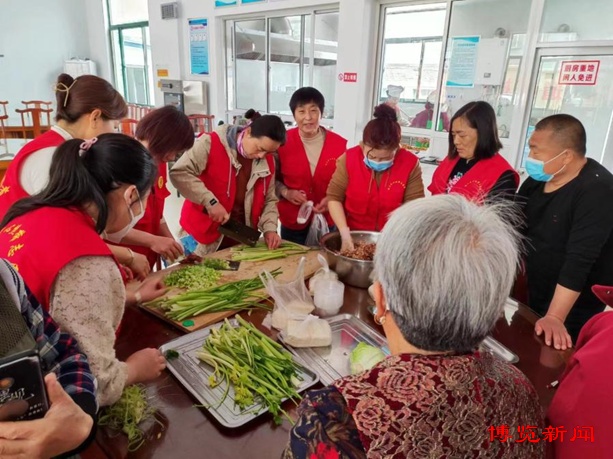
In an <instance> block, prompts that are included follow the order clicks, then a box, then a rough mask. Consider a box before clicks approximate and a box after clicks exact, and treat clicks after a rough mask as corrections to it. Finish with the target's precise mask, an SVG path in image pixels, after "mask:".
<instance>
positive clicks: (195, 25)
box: [189, 19, 209, 75]
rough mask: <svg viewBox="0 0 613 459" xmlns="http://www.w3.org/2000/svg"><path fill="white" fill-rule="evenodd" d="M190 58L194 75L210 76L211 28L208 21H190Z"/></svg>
mask: <svg viewBox="0 0 613 459" xmlns="http://www.w3.org/2000/svg"><path fill="white" fill-rule="evenodd" d="M189 58H190V62H191V74H192V75H208V74H209V27H208V20H207V19H190V20H189Z"/></svg>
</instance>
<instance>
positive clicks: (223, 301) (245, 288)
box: [146, 268, 281, 322]
mask: <svg viewBox="0 0 613 459" xmlns="http://www.w3.org/2000/svg"><path fill="white" fill-rule="evenodd" d="M280 273H281V270H280V269H279V268H277V269H275V270H274V271H272V272H271V274H272V275H273V276H277V275H279V274H280ZM262 288H264V286H263V285H262V281H261V280H260V278H259V276H256V277H253V278H251V279H245V280H240V281H235V282H229V283H227V284H223V285H218V286H216V287H210V288H207V289H203V290H194V291H190V292H187V293H183V294H181V295H177V296H174V297H171V298H160V299H157V300H153V301H151V302H149V303H146V306H153V307H159V308H162V309H163V310H164V314H165V315H166V317H168V318H169V319H172V320H176V321H179V322H180V321H183V320H185V319H187V318H189V317H195V316H198V315H200V314H207V313H211V312H224V311H241V310H244V309H252V308H262V309H270V307H269V306H268V305H265V304H263V303H262V302H261V301H262V300H266V299H268V296H267V295H266V294H264V293H256V290H260V289H262Z"/></svg>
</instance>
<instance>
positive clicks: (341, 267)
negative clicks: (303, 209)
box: [319, 231, 380, 288]
mask: <svg viewBox="0 0 613 459" xmlns="http://www.w3.org/2000/svg"><path fill="white" fill-rule="evenodd" d="M379 234H380V233H377V232H375V231H351V237H352V238H353V245H354V249H353V250H351V251H341V235H340V233H338V232H334V233H328V234H326V235H325V236H323V237H322V238H321V239H320V241H319V245H320V247H321V250H322V252H323V254H324V256H325V257H326V259H327V260H328V264H329V265H330V269H332V270H334V271H336V273H337V274H338V278H339V280H340V281H342V282H344V283H345V284H348V285H351V286H353V287H359V288H368V286H369V285H370V284H371V283H372V280H371V278H370V276H371V274H372V270H373V267H374V263H373V257H374V255H375V249H376V247H377V241H378V240H379Z"/></svg>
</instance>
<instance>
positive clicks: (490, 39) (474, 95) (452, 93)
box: [437, 0, 531, 139]
mask: <svg viewBox="0 0 613 459" xmlns="http://www.w3.org/2000/svg"><path fill="white" fill-rule="evenodd" d="M530 5H531V0H514V2H512V3H510V2H507V1H505V0H488V1H487V2H483V1H481V0H461V1H460V0H458V1H454V2H453V3H452V5H451V20H450V23H449V37H448V40H447V47H446V55H445V66H444V74H443V81H442V86H443V89H444V90H443V97H442V102H443V104H442V105H441V110H442V111H445V112H446V116H447V117H448V118H449V119H450V118H452V117H453V114H454V113H455V112H457V111H458V110H459V109H460V108H461V107H463V106H464V105H466V104H467V103H468V102H471V101H474V100H484V101H486V102H488V103H489V104H490V105H491V106H492V107H493V108H494V111H495V112H496V118H497V124H498V134H499V136H500V137H501V138H503V139H505V138H509V137H510V136H511V122H512V119H513V113H514V110H515V107H516V106H517V101H516V100H515V99H516V92H517V78H518V75H519V72H520V69H521V65H522V56H523V55H524V54H525V50H526V31H527V28H528V19H529V14H530ZM491 18H495V21H496V22H495V23H493V24H492V23H491V21H492V19H491ZM461 46H464V49H468V50H469V52H468V53H466V51H464V52H463V54H462V56H463V58H462V59H458V58H457V57H456V58H454V56H453V53H454V52H456V50H460V47H461ZM470 50H472V52H471V51H470ZM467 62H468V63H470V65H466V63H467ZM458 77H459V80H458ZM456 80H457V81H456ZM437 130H438V131H443V130H444V128H443V127H442V126H441V125H440V124H439V126H437Z"/></svg>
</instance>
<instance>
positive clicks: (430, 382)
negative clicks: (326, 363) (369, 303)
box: [283, 352, 544, 459]
mask: <svg viewBox="0 0 613 459" xmlns="http://www.w3.org/2000/svg"><path fill="white" fill-rule="evenodd" d="M298 413H299V419H298V422H297V423H296V425H295V426H294V428H293V429H292V431H291V434H290V440H289V444H288V446H287V448H286V450H285V451H284V453H283V458H284V459H298V458H304V459H341V458H343V459H344V458H352V459H354V458H357V459H360V458H415V459H417V458H419V459H423V458H433V459H434V458H436V459H439V458H470V457H474V458H477V457H478V458H509V459H510V458H514V459H515V458H520V459H521V458H526V459H528V458H530V459H533V458H540V457H544V444H543V442H542V441H536V440H537V437H536V433H538V432H540V429H542V427H543V413H542V410H541V407H540V405H539V401H538V397H537V394H536V391H535V390H534V387H533V386H532V385H531V384H530V382H529V381H528V379H527V378H526V377H525V376H524V375H523V374H522V373H521V372H520V371H519V370H517V369H516V368H515V367H513V366H512V365H509V364H507V363H506V362H503V361H501V360H499V359H497V358H494V357H492V356H490V355H488V354H480V353H478V352H476V353H473V354H462V355H434V356H425V355H413V354H403V355H399V356H393V357H388V358H387V359H386V360H384V361H383V362H381V363H380V364H378V365H376V366H375V367H374V368H373V369H371V370H370V371H367V372H364V373H361V374H359V375H354V376H349V377H346V378H342V379H340V380H338V381H336V382H335V383H334V385H333V386H330V387H326V388H324V389H322V390H316V391H311V392H309V393H308V394H307V395H306V396H305V398H304V400H303V401H302V403H301V405H300V407H299V410H298ZM503 427H504V428H508V432H509V436H507V438H503V437H501V436H499V435H498V433H500V432H501V431H502V430H505V429H503ZM526 429H529V430H528V432H533V435H529V434H526V432H527V430H526ZM530 429H531V430H530ZM505 431H506V430H505ZM518 434H519V435H518Z"/></svg>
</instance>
